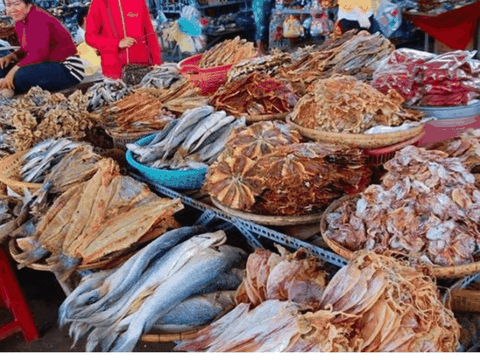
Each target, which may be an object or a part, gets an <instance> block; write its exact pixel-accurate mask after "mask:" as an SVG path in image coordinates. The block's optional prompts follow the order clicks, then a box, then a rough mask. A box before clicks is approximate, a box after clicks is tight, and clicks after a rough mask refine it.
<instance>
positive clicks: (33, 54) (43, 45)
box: [0, 0, 84, 96]
mask: <svg viewBox="0 0 480 360" xmlns="http://www.w3.org/2000/svg"><path fill="white" fill-rule="evenodd" d="M4 3H5V8H6V12H7V15H8V16H10V17H11V18H12V19H13V20H14V21H15V31H16V33H17V36H18V39H19V40H20V46H21V48H20V50H18V51H16V52H14V53H12V54H9V55H7V56H4V57H2V58H0V91H1V93H0V95H3V96H13V95H14V93H24V92H27V91H28V90H29V89H30V88H31V87H33V86H40V87H41V88H42V89H44V90H48V91H58V90H62V89H65V88H68V87H71V86H73V85H76V84H78V83H79V82H80V81H82V80H83V77H84V68H83V63H82V61H81V60H80V58H79V57H78V56H76V54H77V49H76V48H75V44H74V43H73V39H72V36H71V35H70V33H69V32H68V30H67V29H66V28H65V27H64V26H63V25H62V23H61V22H60V21H59V20H57V19H56V18H55V17H54V16H53V15H51V14H49V13H48V12H46V11H45V10H43V9H41V8H38V7H37V6H34V5H32V4H31V1H30V0H5V1H4Z"/></svg>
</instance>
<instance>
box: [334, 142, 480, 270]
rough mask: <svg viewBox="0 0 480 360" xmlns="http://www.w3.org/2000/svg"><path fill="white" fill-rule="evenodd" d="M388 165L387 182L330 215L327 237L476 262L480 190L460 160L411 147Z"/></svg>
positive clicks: (429, 258) (448, 262)
mask: <svg viewBox="0 0 480 360" xmlns="http://www.w3.org/2000/svg"><path fill="white" fill-rule="evenodd" d="M385 168H386V170H387V173H386V175H385V176H384V177H383V179H382V184H381V185H371V186H369V187H368V188H367V189H366V190H365V191H364V192H363V193H362V194H361V196H360V199H358V200H349V201H346V202H344V203H343V205H342V206H341V207H340V208H338V209H337V210H336V211H335V212H332V213H330V214H328V216H327V223H328V228H327V231H326V233H325V235H326V236H328V237H329V238H330V239H332V240H333V241H336V242H338V243H339V244H341V245H343V246H344V247H346V248H348V249H350V250H353V251H356V250H359V249H369V250H374V251H376V252H380V253H383V252H390V251H395V252H400V253H403V254H406V255H408V256H409V257H411V259H412V261H417V260H418V259H421V260H422V261H424V262H425V263H427V264H430V265H437V266H457V265H464V264H468V263H471V262H472V261H474V260H475V258H476V254H478V252H479V250H480V233H479V230H478V226H477V223H478V222H479V221H480V191H478V190H477V189H476V187H475V185H474V182H475V178H474V176H473V175H472V174H471V173H470V172H469V171H468V170H467V169H466V168H465V167H464V165H463V164H462V162H461V161H460V159H458V158H448V155H447V154H446V153H444V152H441V151H436V150H425V149H421V148H416V147H414V146H408V147H406V148H404V149H402V150H401V151H399V152H398V153H397V154H396V155H395V157H394V158H393V159H392V160H390V161H389V162H387V163H386V164H385Z"/></svg>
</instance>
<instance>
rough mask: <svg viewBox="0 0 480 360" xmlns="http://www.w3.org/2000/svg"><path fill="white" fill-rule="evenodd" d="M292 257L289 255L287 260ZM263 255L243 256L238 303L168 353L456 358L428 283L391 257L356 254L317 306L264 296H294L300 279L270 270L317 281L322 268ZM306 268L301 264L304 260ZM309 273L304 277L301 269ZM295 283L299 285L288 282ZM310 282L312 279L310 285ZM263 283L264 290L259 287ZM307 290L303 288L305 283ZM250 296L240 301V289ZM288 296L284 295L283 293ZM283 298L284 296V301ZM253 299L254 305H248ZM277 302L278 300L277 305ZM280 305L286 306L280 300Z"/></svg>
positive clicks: (449, 323)
mask: <svg viewBox="0 0 480 360" xmlns="http://www.w3.org/2000/svg"><path fill="white" fill-rule="evenodd" d="M293 257H295V255H293ZM283 258H284V256H282V257H280V256H278V255H276V254H271V253H269V252H268V251H257V252H256V253H255V254H252V255H250V257H249V259H248V262H247V274H246V278H245V279H244V283H243V285H242V287H241V288H240V290H241V293H242V294H243V295H242V302H241V303H240V304H239V305H237V307H236V308H235V309H234V310H232V311H231V312H230V313H228V314H226V315H225V316H224V317H222V318H221V319H219V320H217V321H216V322H214V323H213V324H211V325H209V326H208V327H206V328H205V329H202V330H201V331H199V332H198V333H197V334H195V335H194V336H192V337H191V338H189V339H187V340H183V341H182V342H180V344H179V345H177V347H176V348H175V350H182V351H185V350H186V351H208V352H227V351H228V352H230V351H235V352H238V351H259V352H263V351H281V352H311V351H316V352H339V351H340V352H345V351H357V352H358V351H363V352H386V351H399V352H402V351H403V352H407V351H409V352H419V351H430V352H439V351H451V352H453V351H455V350H456V348H457V345H458V340H459V335H460V328H459V326H458V323H457V321H456V320H455V318H454V316H453V313H452V312H451V311H450V310H448V309H447V308H446V307H445V306H444V305H443V303H442V302H441V300H440V296H439V293H438V289H437V287H436V285H435V282H434V281H433V279H432V278H430V277H429V276H427V275H425V274H423V273H422V272H421V269H415V268H412V267H409V266H408V265H406V264H403V263H401V262H399V261H397V260H395V259H393V258H389V257H386V256H381V255H377V254H374V253H371V252H367V251H362V252H361V253H359V254H358V255H357V256H356V257H355V258H354V259H353V260H352V261H351V262H350V263H349V264H348V265H347V266H345V267H343V268H342V269H340V271H338V272H337V273H336V274H335V275H334V276H333V278H332V279H331V280H330V282H329V283H328V284H327V285H326V287H323V286H322V285H320V284H319V285H320V287H318V290H321V291H319V292H318V293H317V294H315V292H312V293H311V295H312V298H315V300H316V301H314V302H309V303H308V304H309V305H313V308H312V309H309V310H305V304H304V303H302V301H300V302H297V301H295V300H291V299H290V296H289V297H288V298H287V299H285V296H284V295H285V294H282V295H281V296H280V299H278V296H272V297H268V296H267V297H265V294H264V292H265V289H266V288H268V287H269V286H268V284H269V283H270V282H271V281H272V283H271V286H276V287H279V288H282V287H283V286H286V288H285V289H289V290H291V289H294V288H295V287H296V286H300V287H301V285H302V282H301V279H302V278H303V277H302V276H301V275H294V274H293V273H292V274H291V275H292V276H291V277H289V276H288V274H287V271H285V272H284V274H283V276H280V277H277V278H275V280H274V276H273V274H274V273H275V272H276V269H278V268H279V267H282V264H283V265H284V266H285V265H286V266H287V268H289V270H291V269H290V268H291V267H292V265H294V264H298V265H300V266H305V270H307V269H310V271H312V275H313V276H315V274H318V271H321V270H319V268H321V265H319V264H318V265H317V266H315V265H314V264H313V260H312V263H311V264H312V266H313V267H311V268H309V267H308V266H306V264H305V263H300V264H299V263H297V262H296V261H295V260H293V261H288V260H287V261H284V260H283ZM304 261H305V260H304ZM307 271H308V270H307ZM296 277H298V279H299V280H300V283H296V281H295V280H294V279H295V278H296ZM310 279H311V278H310ZM265 283H267V286H265ZM305 285H306V284H305ZM246 287H247V289H249V291H250V294H249V295H246V294H245V288H246ZM287 294H289V293H288V292H287ZM289 295H290V294H289ZM254 300H255V301H254ZM281 300H283V301H281ZM285 300H286V301H285Z"/></svg>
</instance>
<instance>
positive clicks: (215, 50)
mask: <svg viewBox="0 0 480 360" xmlns="http://www.w3.org/2000/svg"><path fill="white" fill-rule="evenodd" d="M256 53H257V52H256V50H255V46H254V44H253V43H252V42H248V41H247V40H245V39H240V37H239V36H237V37H236V38H235V39H233V40H225V41H223V42H221V43H219V44H217V45H215V46H214V47H212V48H211V49H209V50H207V51H205V52H204V53H203V54H202V57H201V58H200V61H199V62H198V66H200V67H201V68H210V67H216V66H222V65H230V64H237V63H239V62H240V61H242V60H245V59H250V58H252V57H254V56H255V55H256Z"/></svg>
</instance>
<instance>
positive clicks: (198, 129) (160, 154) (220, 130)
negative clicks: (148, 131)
mask: <svg viewBox="0 0 480 360" xmlns="http://www.w3.org/2000/svg"><path fill="white" fill-rule="evenodd" d="M245 126H246V124H245V119H244V118H240V119H235V117H233V116H227V114H226V113H225V111H214V109H213V108H212V107H211V106H203V107H199V108H196V109H193V110H187V111H186V112H185V113H184V114H183V116H182V117H181V118H179V119H178V121H172V122H171V123H170V124H169V125H168V126H167V127H166V128H165V129H164V131H162V132H161V133H159V134H157V135H156V136H155V137H154V138H153V139H152V140H151V141H150V142H149V143H148V144H146V145H143V146H142V145H137V144H127V148H128V149H129V150H131V151H132V153H133V156H134V158H135V159H136V160H138V161H139V162H140V163H142V164H145V165H147V166H150V167H154V168H160V169H162V168H167V169H182V168H198V167H207V164H212V163H213V162H214V161H215V160H216V159H217V156H218V154H219V153H220V152H222V151H223V149H224V147H225V142H226V140H227V139H228V138H229V137H230V134H231V133H232V132H233V131H234V130H235V129H237V128H244V127H245Z"/></svg>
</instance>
